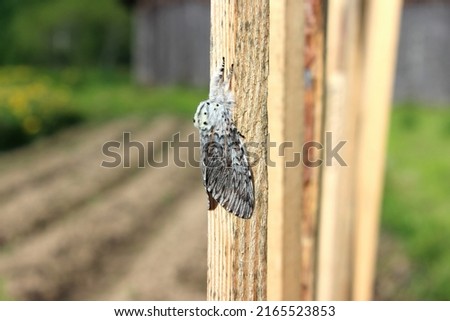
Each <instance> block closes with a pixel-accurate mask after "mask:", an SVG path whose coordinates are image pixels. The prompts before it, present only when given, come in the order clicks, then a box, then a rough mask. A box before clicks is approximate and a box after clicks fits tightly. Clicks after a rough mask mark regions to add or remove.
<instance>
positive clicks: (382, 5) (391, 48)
mask: <svg viewBox="0 0 450 321" xmlns="http://www.w3.org/2000/svg"><path fill="white" fill-rule="evenodd" d="M401 7H402V1H401V0H390V1H378V0H372V1H366V8H367V12H366V14H365V16H366V26H365V28H364V30H365V33H364V36H365V39H364V40H365V41H364V52H363V54H362V55H363V59H364V61H363V64H364V65H363V76H362V80H363V81H362V95H361V105H360V115H359V124H358V126H359V130H358V133H359V136H358V137H359V140H358V145H357V158H356V198H355V199H356V204H355V205H356V217H355V219H356V221H355V238H354V256H355V262H354V268H353V269H354V281H353V299H355V300H369V299H371V297H372V293H373V281H374V271H375V258H376V251H377V241H378V224H379V210H380V202H381V196H382V189H383V179H384V162H385V155H386V140H387V132H388V125H389V114H390V107H391V104H390V100H391V95H392V84H393V79H394V72H395V61H396V54H397V50H396V49H397V41H398V34H399V24H400V16H401Z"/></svg>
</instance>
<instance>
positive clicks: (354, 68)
mask: <svg viewBox="0 0 450 321" xmlns="http://www.w3.org/2000/svg"><path fill="white" fill-rule="evenodd" d="M328 4H329V6H328V31H327V47H328V48H327V62H326V64H327V78H326V84H327V103H326V106H327V109H326V117H325V131H326V132H328V133H331V136H328V138H329V137H331V138H332V141H325V144H328V145H330V147H331V148H333V147H334V146H335V145H337V144H338V143H339V142H340V141H345V145H344V147H343V148H342V149H341V150H340V151H339V155H340V156H341V157H342V159H343V160H344V162H345V165H344V164H339V163H337V162H336V160H332V164H331V166H330V164H324V166H325V167H324V169H323V175H322V186H323V188H322V195H321V196H322V197H321V212H320V231H319V244H320V249H319V260H318V275H317V278H318V279H317V299H318V300H349V299H350V298H351V282H352V267H353V266H352V260H353V251H352V239H353V236H352V235H353V224H354V221H353V219H354V175H355V173H354V169H355V162H354V150H355V144H356V142H355V141H356V138H355V137H356V123H357V109H358V108H357V107H358V106H357V104H358V103H359V101H358V100H357V98H358V93H359V81H358V75H359V73H360V68H359V65H360V64H359V56H358V55H357V53H358V49H359V44H360V42H359V29H360V23H361V21H360V16H359V12H360V5H361V3H360V0H333V1H329V2H328Z"/></svg>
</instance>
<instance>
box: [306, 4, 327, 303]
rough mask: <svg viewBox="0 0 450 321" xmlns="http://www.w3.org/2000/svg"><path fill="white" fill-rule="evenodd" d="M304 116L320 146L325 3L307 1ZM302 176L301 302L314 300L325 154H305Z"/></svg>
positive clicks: (310, 139)
mask: <svg viewBox="0 0 450 321" xmlns="http://www.w3.org/2000/svg"><path fill="white" fill-rule="evenodd" d="M304 9H305V19H304V20H305V28H304V37H305V45H304V46H305V50H304V59H305V62H304V66H305V77H304V78H305V79H304V88H305V93H304V95H305V98H304V102H305V106H304V109H305V114H304V118H305V119H304V124H305V129H304V130H305V133H304V140H305V142H306V143H308V142H314V144H315V143H320V142H321V141H322V131H323V118H322V115H323V114H322V111H323V99H324V97H323V91H324V88H323V87H324V86H323V85H324V58H325V53H324V50H325V43H324V42H325V30H324V27H325V25H324V23H325V17H324V11H325V10H324V9H325V8H324V7H323V2H322V0H305V7H304ZM305 152H306V153H307V154H305V155H303V157H304V159H305V162H306V163H305V167H304V172H303V205H302V207H303V211H302V218H301V220H302V224H301V229H302V230H301V234H300V235H301V255H302V257H301V264H302V266H301V276H302V277H301V286H302V289H301V300H313V299H314V297H315V276H316V275H315V268H316V266H315V265H316V256H317V255H316V254H317V216H318V210H319V195H320V171H321V167H320V166H317V165H316V164H315V163H314V162H315V161H316V160H319V159H321V157H322V151H321V150H319V149H317V148H311V149H308V150H307V151H305Z"/></svg>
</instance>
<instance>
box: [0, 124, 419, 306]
mask: <svg viewBox="0 0 450 321" xmlns="http://www.w3.org/2000/svg"><path fill="white" fill-rule="evenodd" d="M178 131H180V132H181V134H182V137H183V136H186V135H188V134H190V133H192V132H193V127H192V125H191V124H185V123H184V122H181V121H177V120H174V119H172V118H160V119H156V120H154V121H153V122H150V123H148V122H143V121H140V120H137V119H128V120H121V121H115V122H111V123H108V124H103V125H95V124H89V125H84V126H80V127H77V128H72V129H69V130H67V131H65V132H63V133H60V134H58V135H56V136H54V137H51V138H48V139H45V140H42V141H39V142H37V143H35V144H33V145H32V146H28V147H26V148H23V149H20V150H16V151H13V152H10V153H7V154H3V155H0V287H4V289H1V288H0V293H4V294H0V296H1V295H4V296H5V297H0V299H14V300H203V299H205V293H206V241H207V235H206V232H207V224H206V223H207V222H206V203H207V201H206V196H205V194H204V191H203V187H202V186H201V179H200V171H199V169H198V168H193V167H190V166H188V167H185V168H180V167H179V166H176V165H175V164H174V163H173V157H172V156H171V155H170V154H171V153H172V152H173V150H172V149H170V148H169V149H167V148H163V147H162V146H163V145H161V144H159V142H161V141H170V140H171V138H172V135H173V134H174V133H176V132H178ZM124 132H130V133H131V139H132V140H133V141H140V142H142V143H146V142H147V141H154V142H155V144H154V146H153V150H150V151H149V150H148V147H146V149H147V150H146V151H145V152H146V153H147V152H150V153H153V154H155V155H159V156H162V154H163V153H168V155H166V156H167V158H168V159H169V165H168V166H166V167H163V168H154V167H151V166H146V167H145V168H138V166H137V165H138V154H137V150H138V149H137V148H132V149H131V151H130V157H131V165H132V166H131V167H130V168H123V167H122V166H120V167H117V168H113V169H111V168H104V167H101V166H100V164H101V162H102V160H111V159H108V158H107V157H106V156H104V155H103V154H102V145H103V144H104V143H105V142H107V141H110V140H117V141H122V135H123V133H124ZM144 145H145V144H144ZM150 148H151V146H150ZM119 150H120V152H121V153H122V155H123V154H124V150H123V149H119ZM181 156H182V158H183V159H187V156H186V150H184V151H182V155H181ZM156 159H157V160H160V159H161V158H160V157H156ZM402 253H403V251H402V249H401V248H398V246H396V244H395V242H394V240H393V239H392V238H390V237H388V236H386V235H384V236H383V237H382V242H381V243H380V250H379V257H380V259H379V264H378V277H377V282H376V293H375V298H376V299H381V300H383V299H384V300H386V299H408V298H407V296H398V285H400V287H401V284H407V282H409V275H410V273H409V271H410V265H409V262H408V260H407V259H406V258H405V256H404V255H403V254H402Z"/></svg>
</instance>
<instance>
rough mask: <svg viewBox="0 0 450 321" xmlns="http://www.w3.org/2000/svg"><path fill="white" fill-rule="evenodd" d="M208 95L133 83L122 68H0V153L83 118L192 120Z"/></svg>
mask: <svg viewBox="0 0 450 321" xmlns="http://www.w3.org/2000/svg"><path fill="white" fill-rule="evenodd" d="M206 96H207V91H206V90H204V89H202V90H200V89H190V88H185V87H160V88H156V87H153V88H146V87H140V86H137V85H134V84H133V83H132V82H131V80H130V77H129V73H128V71H126V70H113V69H110V70H104V69H81V68H73V67H68V68H64V69H37V68H32V67H25V66H21V67H3V68H0V150H5V149H9V148H13V147H16V146H20V145H23V144H25V143H28V142H30V141H32V140H33V139H35V138H36V137H39V136H42V135H48V134H51V133H53V132H55V131H57V130H59V129H60V128H63V127H66V126H68V125H71V124H73V123H76V122H79V121H81V120H83V119H86V120H95V121H103V120H107V119H111V118H117V117H124V116H127V115H130V114H137V115H139V116H141V117H153V116H154V115H156V114H162V113H172V114H176V115H178V116H182V117H191V116H192V113H193V111H194V110H195V108H196V106H197V104H198V102H199V101H200V100H202V99H205V97H206Z"/></svg>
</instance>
